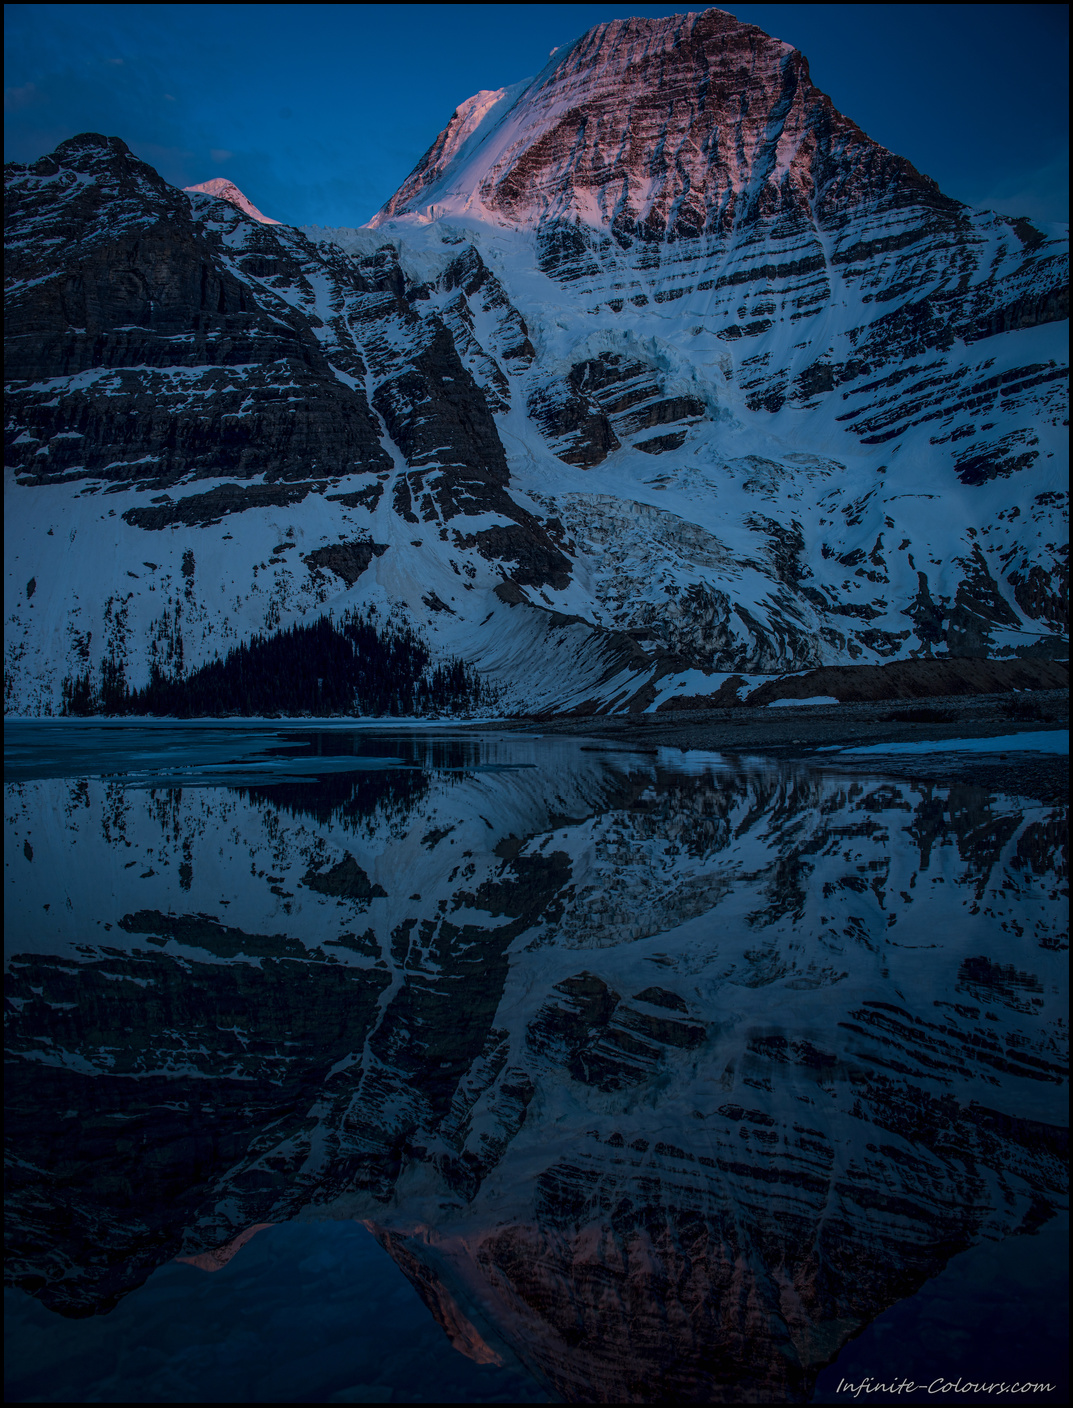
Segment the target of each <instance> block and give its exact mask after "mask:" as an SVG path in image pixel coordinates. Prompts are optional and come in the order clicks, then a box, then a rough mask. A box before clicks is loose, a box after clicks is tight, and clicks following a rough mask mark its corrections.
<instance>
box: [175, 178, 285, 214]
mask: <svg viewBox="0 0 1073 1408" xmlns="http://www.w3.org/2000/svg"><path fill="white" fill-rule="evenodd" d="M183 190H184V191H185V192H186V193H187V195H204V196H216V197H217V199H219V200H226V201H229V202H230V203H231V204H232V205H233V206H236V207H237V208H238V209H239V210H242V211H245V213H246V214H247V215H249V216H250V217H251V218H252V219H254V220H257V221H259V222H260V223H261V224H262V225H281V224H282V223H283V222H282V221H281V220H273V219H272V217H271V216H270V215H262V213H261V212H260V211H259V210H258V209H257V207H256V206H255V205H254V203H253V201H251V200H250V199H249V198H248V197H247V196H244V195H243V194H242V192H241V191H240V190H239V188H238V187H237V186H236V185H235V183H234V181H229V180H228V179H227V177H226V176H214V177H213V179H212V180H211V181H202V182H201V183H200V185H197V186H184V187H183Z"/></svg>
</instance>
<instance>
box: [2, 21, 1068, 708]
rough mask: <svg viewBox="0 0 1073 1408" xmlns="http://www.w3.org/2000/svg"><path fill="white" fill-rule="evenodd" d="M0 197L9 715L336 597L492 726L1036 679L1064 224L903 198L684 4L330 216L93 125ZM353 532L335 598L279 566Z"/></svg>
mask: <svg viewBox="0 0 1073 1408" xmlns="http://www.w3.org/2000/svg"><path fill="white" fill-rule="evenodd" d="M8 181H9V202H10V215H9V238H10V240H11V242H12V249H11V253H10V254H9V275H10V278H9V295H8V296H9V302H10V307H9V312H8V334H9V338H10V350H9V358H10V362H9V366H10V371H9V376H10V377H11V382H10V386H9V407H10V411H9V426H8V435H7V445H8V451H7V454H8V464H9V465H10V466H11V470H10V471H9V481H8V498H9V506H8V520H9V523H11V524H12V527H13V531H14V533H15V535H16V538H15V540H14V553H12V552H9V554H8V557H9V563H11V569H10V570H11V571H13V574H14V575H13V576H11V577H10V578H9V588H8V598H7V603H8V604H7V608H6V610H7V616H8V622H9V636H10V642H9V681H10V683H9V705H10V706H14V707H16V708H18V709H22V710H26V711H30V712H33V711H41V710H45V711H47V710H49V709H55V708H57V707H58V701H59V700H60V698H61V696H62V682H63V679H64V677H65V676H67V675H71V674H77V673H79V672H80V671H81V670H83V669H85V668H90V669H91V670H94V671H96V670H99V669H100V668H102V667H103V666H106V665H107V668H110V669H111V668H114V658H118V655H117V652H119V654H121V655H122V656H123V663H124V668H125V669H126V670H127V672H128V674H129V676H130V679H131V682H132V683H134V684H138V683H141V682H142V676H144V675H145V673H146V671H147V670H148V668H149V658H148V656H147V653H146V649H145V645H144V642H145V641H146V639H147V638H149V637H150V636H151V635H152V633H153V632H154V631H155V632H156V633H157V634H160V633H161V631H165V627H164V626H163V625H162V624H161V623H162V622H163V620H164V617H165V615H166V616H167V622H168V624H167V627H166V632H165V633H168V632H170V633H171V635H173V636H174V635H175V634H176V633H178V635H179V636H180V637H181V639H182V644H183V658H184V660H185V661H186V662H187V666H188V667H189V665H191V664H198V663H201V662H202V661H203V660H204V659H205V658H206V657H207V655H208V657H209V658H211V643H212V642H214V641H215V642H219V641H220V640H222V639H232V638H235V637H243V636H245V635H248V634H249V633H250V632H252V631H254V630H266V629H267V630H272V629H276V628H278V627H279V626H281V625H283V626H286V625H288V624H291V623H293V622H294V621H295V620H297V619H300V618H301V617H302V616H304V615H306V614H308V613H309V612H310V611H320V610H323V609H325V608H328V607H334V608H337V609H340V610H341V609H346V608H348V607H352V606H355V605H375V606H376V607H377V608H378V609H379V610H382V611H384V612H386V613H391V612H395V613H396V614H400V615H402V616H405V617H406V618H407V619H408V620H409V621H410V622H411V623H412V624H413V625H414V626H416V627H417V629H418V630H420V631H421V632H423V633H425V634H427V635H428V637H429V638H430V640H431V641H432V642H433V644H434V647H435V648H436V649H437V650H440V651H442V652H444V653H450V654H455V655H458V654H461V655H464V656H465V658H466V659H468V660H469V661H470V662H471V663H473V664H474V665H476V667H477V668H478V669H479V670H480V671H481V672H482V673H484V674H485V675H486V676H488V677H489V679H490V680H491V682H493V683H494V684H495V685H496V686H497V687H498V688H499V689H500V691H501V698H502V700H503V703H504V705H505V706H506V707H520V708H529V709H532V708H542V707H572V706H577V705H588V706H590V707H599V708H609V707H610V708H625V707H630V708H643V707H654V706H656V705H658V704H659V703H660V702H663V701H665V700H667V699H668V698H672V697H673V696H674V694H675V693H676V692H677V691H681V692H683V693H685V694H688V695H690V696H696V695H703V694H704V693H710V692H714V690H715V689H717V688H718V687H719V685H720V684H721V683H722V682H723V680H724V679H725V678H726V677H727V676H728V674H730V673H732V672H740V671H745V672H747V673H750V672H751V673H756V674H762V673H770V672H781V671H788V670H797V669H804V668H810V667H813V666H815V665H818V664H848V663H852V662H853V661H869V662H876V661H879V660H883V659H889V658H905V657H907V656H912V655H930V654H940V655H942V654H950V655H955V656H1016V655H1043V656H1054V655H1059V656H1062V655H1064V654H1065V653H1066V649H1067V647H1066V637H1065V631H1066V592H1065V584H1066V581H1067V546H1066V543H1067V532H1066V527H1065V522H1066V519H1065V513H1066V502H1067V495H1066V483H1065V470H1066V463H1067V449H1066V439H1065V416H1066V411H1065V357H1066V353H1065V343H1064V337H1065V319H1066V318H1067V315H1068V305H1067V294H1066V255H1065V249H1066V245H1065V240H1064V236H1063V232H1060V231H1057V230H1050V231H1048V230H1041V229H1036V228H1035V227H1034V226H1033V225H1032V224H1031V223H1030V222H1028V221H1025V220H1013V219H1009V218H1006V217H1001V216H997V215H994V214H991V213H989V212H981V211H973V210H970V209H968V208H966V207H964V206H962V205H960V204H959V203H958V202H956V201H952V200H950V199H948V198H947V197H945V196H943V195H942V193H941V192H940V191H939V190H938V189H937V188H936V186H935V185H934V183H933V182H931V181H930V180H929V179H928V178H927V177H925V176H922V175H921V174H920V173H919V172H917V171H916V170H915V169H914V168H913V167H912V166H911V165H910V164H909V163H908V162H906V161H904V160H903V159H902V158H900V157H897V156H895V155H893V154H892V153H890V152H888V151H886V150H885V149H884V148H883V147H881V146H880V145H879V144H877V143H876V142H874V141H872V140H871V139H870V138H868V137H867V136H866V134H864V133H863V132H861V131H860V129H859V128H857V127H856V126H855V125H854V124H853V123H852V122H851V121H850V120H849V119H848V118H846V117H843V116H842V115H841V114H839V113H838V112H837V111H836V110H835V109H834V108H833V107H832V105H831V103H830V100H829V99H828V98H827V97H826V96H825V95H824V94H822V93H820V92H819V91H818V90H817V89H816V88H815V87H814V86H813V85H812V83H811V81H810V79H809V76H808V66H807V63H806V61H805V59H804V57H803V56H802V55H801V54H800V53H798V52H797V51H796V50H795V49H793V48H792V47H791V46H789V45H787V44H784V43H782V42H781V41H778V40H775V39H771V38H769V37H768V36H766V35H765V34H763V33H762V32H761V31H760V30H758V29H756V28H755V27H753V26H749V25H743V24H740V23H739V22H738V21H737V20H735V19H734V18H733V17H732V16H730V15H727V14H726V13H724V12H722V11H719V10H708V11H704V12H703V13H701V14H691V15H685V16H669V17H662V18H656V19H647V18H640V19H629V20H617V21H613V22H611V23H610V24H607V25H601V26H597V27H596V28H595V29H593V30H591V31H590V32H589V33H587V34H586V35H584V36H582V38H581V39H579V40H578V41H577V42H576V43H575V44H573V45H571V46H569V47H568V48H566V49H565V50H560V51H557V52H556V54H555V55H553V57H552V59H551V61H550V62H549V63H548V65H547V66H546V67H545V69H544V70H543V71H542V72H541V73H540V74H539V75H537V77H536V78H534V79H532V80H530V81H527V82H524V83H521V84H518V85H515V86H514V87H513V88H511V89H509V90H503V91H501V92H493V93H481V94H477V95H476V96H475V97H474V98H472V99H470V100H469V101H468V102H466V103H464V104H462V106H461V107H460V108H459V109H458V111H457V112H456V113H455V115H454V117H453V118H452V120H451V122H450V123H449V124H448V127H447V128H446V129H445V131H444V132H443V133H441V134H440V136H439V137H438V138H437V140H436V142H435V143H434V144H433V146H432V148H431V149H430V151H429V152H428V154H427V155H426V157H425V158H424V159H423V160H422V162H421V163H420V164H419V165H418V167H417V169H416V170H415V172H414V173H413V175H412V176H411V177H410V178H409V179H408V180H407V181H406V182H405V183H404V185H403V186H402V188H401V189H400V191H399V192H398V193H397V195H396V196H394V197H393V198H392V200H391V201H389V202H388V204H387V205H386V206H385V207H384V209H383V211H381V213H380V214H379V215H378V216H377V217H376V219H375V220H374V221H372V222H371V227H370V228H369V229H365V230H360V231H356V230H335V231H327V230H316V229H309V230H306V231H304V232H300V231H297V230H295V229H293V228H291V227H289V226H285V225H276V224H272V223H266V221H265V217H263V216H261V214H260V212H259V211H257V210H256V208H255V207H253V206H251V205H250V202H249V201H248V200H246V199H245V197H243V196H242V195H241V193H240V192H234V190H233V188H232V189H231V191H230V192H227V191H223V190H222V189H220V190H218V191H217V192H216V193H215V196H214V194H213V193H206V190H205V189H199V188H191V191H189V192H186V193H180V192H177V191H175V190H174V189H172V188H170V187H168V186H167V185H166V184H165V183H164V182H162V181H161V180H160V179H159V178H158V177H157V176H156V175H155V173H153V172H152V171H151V170H150V169H149V168H148V167H145V166H144V165H143V164H142V163H139V162H136V161H135V160H134V159H133V158H132V157H131V156H130V154H129V152H126V150H125V148H123V145H122V143H117V142H115V141H114V140H112V141H105V140H104V139H102V138H92V137H87V138H80V139H76V140H75V141H74V142H70V143H65V144H64V145H63V147H61V148H60V149H59V150H58V151H57V153H56V154H55V155H54V156H53V157H51V158H43V159H42V161H41V162H39V163H37V164H36V165H35V166H33V167H18V168H13V169H10V170H9V172H8ZM206 186H219V183H218V182H217V183H213V182H209V183H206ZM195 480H208V481H216V482H210V483H207V484H205V485H203V486H202V488H201V490H199V492H198V493H193V492H190V491H189V490H188V491H187V492H185V493H182V494H180V492H179V490H180V488H181V486H183V485H186V484H192V483H193V482H194V481H195ZM206 493H208V494H210V495H212V496H213V497H211V498H206V497H204V495H205V494H206ZM103 494H109V495H111V494H115V495H116V496H117V497H116V498H113V499H105V498H104V497H103V496H102V495H103ZM94 496H96V501H95V502H94V501H93V500H94ZM165 496H166V499H165ZM154 500H157V501H158V502H154ZM236 514H241V515H242V516H241V519H239V518H236V517H235V515H236ZM116 519H122V520H123V521H124V523H125V525H126V527H123V526H120V525H119V524H117V523H116V522H115V521H114V520H116ZM240 523H241V530H240V531H234V530H235V529H236V527H237V525H238V524H240ZM128 529H129V531H128ZM164 529H166V530H167V531H162V530H164ZM50 530H51V535H50ZM288 532H290V533H291V535H292V537H291V538H288ZM72 534H75V535H77V539H78V541H77V542H76V541H75V539H74V538H72V536H71V535H72ZM359 540H360V541H365V540H368V541H375V542H377V543H380V544H387V545H388V546H389V547H390V551H389V552H387V553H385V554H383V555H382V556H381V557H380V558H378V559H377V560H376V562H375V563H374V564H373V565H372V566H370V568H369V569H368V570H366V571H365V572H363V573H362V574H361V577H360V580H359V579H355V580H353V581H350V580H347V578H346V577H342V576H339V575H338V574H336V575H335V576H334V577H328V576H325V575H323V574H322V576H321V577H320V578H318V579H317V581H316V582H314V581H312V580H311V579H310V578H309V577H307V576H306V575H304V574H302V573H301V572H298V573H297V574H296V573H295V572H294V570H293V568H292V567H291V565H290V564H289V562H288V560H287V558H286V553H285V551H284V552H280V551H278V550H277V549H278V548H279V547H280V546H281V545H283V544H284V543H285V542H286V541H294V542H296V543H298V544H300V545H301V547H302V554H303V555H304V556H306V557H308V556H309V554H310V553H311V552H314V553H317V552H323V551H331V549H332V548H333V545H334V544H336V543H352V542H354V541H359ZM82 544H86V547H85V548H83V547H82ZM150 544H151V546H150ZM187 550H190V551H193V553H194V556H195V559H196V560H197V562H198V563H199V564H201V563H204V568H203V569H201V568H199V572H198V576H197V578H196V579H195V581H196V591H197V611H198V612H199V613H200V614H199V615H197V616H196V619H195V617H194V615H193V614H192V608H191V606H190V603H189V600H188V598H187V597H186V596H185V595H184V594H183V592H181V591H179V590H178V589H177V584H179V582H180V572H179V563H180V561H181V560H182V553H183V552H184V551H187ZM83 551H84V552H85V553H86V556H85V559H84V560H81V559H80V554H82V553H83ZM162 559H163V560H162ZM146 560H148V561H152V562H155V563H156V564H157V567H156V568H155V569H153V570H154V571H156V572H160V573H161V574H162V575H161V577H160V579H158V581H156V582H154V584H153V592H152V594H150V593H149V590H148V588H147V587H146V586H144V585H142V582H143V580H144V579H143V573H142V565H143V563H144V562H145V561H146ZM324 560H325V561H327V559H324ZM168 575H170V578H171V581H170V583H167V582H165V581H164V576H168ZM31 580H32V581H34V583H35V588H34V593H35V594H33V595H31V594H30V593H29V592H28V586H27V584H28V582H29V581H31ZM61 584H62V585H61ZM76 584H77V585H76ZM75 594H77V597H78V600H77V602H75V601H74V600H73V597H74V595H75ZM109 603H110V605H109ZM46 617H47V624H46V622H45V619H44V618H46ZM118 619H121V620H122V628H121V629H118V628H117V627H116V624H115V623H116V621H117V620H118ZM113 657H114V658H113Z"/></svg>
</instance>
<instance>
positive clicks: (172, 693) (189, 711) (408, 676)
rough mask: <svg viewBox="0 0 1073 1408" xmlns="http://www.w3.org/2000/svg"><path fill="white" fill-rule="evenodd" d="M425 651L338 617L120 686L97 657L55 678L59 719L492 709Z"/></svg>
mask: <svg viewBox="0 0 1073 1408" xmlns="http://www.w3.org/2000/svg"><path fill="white" fill-rule="evenodd" d="M431 660H432V657H431V653H430V651H429V649H428V646H427V645H425V643H424V642H423V641H422V640H421V639H420V638H419V637H418V636H417V635H416V634H415V632H414V631H413V630H412V629H411V628H410V627H409V626H399V625H386V626H385V625H380V626H378V625H376V624H374V623H373V621H372V620H370V619H369V618H368V617H367V616H362V615H360V614H358V613H355V612H347V614H346V615H345V616H344V617H343V618H342V619H340V620H334V619H332V618H330V617H327V616H322V617H319V618H318V619H317V620H316V621H313V622H312V623H310V624H308V625H295V626H291V627H290V628H289V629H288V630H285V631H281V632H279V633H278V634H276V635H271V636H264V635H255V636H253V637H252V638H251V639H250V640H249V641H247V642H244V643H243V644H241V645H236V646H235V647H233V649H231V650H229V651H228V653H227V655H226V656H225V657H224V658H223V659H222V660H221V659H216V660H212V661H210V662H209V663H208V664H206V665H202V666H200V667H199V668H198V669H196V670H193V671H191V672H190V673H189V674H188V675H183V676H172V677H169V676H167V675H165V674H164V672H163V671H162V670H161V669H160V667H159V665H157V664H156V663H154V664H153V665H151V667H150V677H149V682H148V684H146V685H144V686H143V687H142V688H140V689H130V688H129V687H128V685H127V682H126V678H125V671H124V669H123V666H122V664H117V663H116V662H115V661H114V660H111V659H106V660H104V661H103V662H102V664H101V668H100V673H99V678H98V679H97V680H94V679H93V678H92V676H91V674H90V672H89V671H88V670H87V671H86V672H85V673H84V674H82V675H79V676H76V677H73V678H71V677H69V678H68V679H66V680H64V682H63V705H62V710H63V713H64V714H75V715H78V714H134V715H137V714H163V715H168V716H169V717H175V718H181V719H186V718H206V717H208V718H213V717H220V716H226V715H234V714H239V715H243V714H245V715H266V714H284V715H302V714H311V715H314V716H317V715H326V714H344V715H355V714H362V715H371V716H374V717H375V716H381V717H382V716H385V715H387V716H404V715H409V716H413V715H424V714H439V713H462V712H466V711H469V710H471V709H475V708H478V707H481V706H485V707H487V706H489V705H491V704H492V703H493V696H492V693H491V692H490V691H489V690H488V688H487V686H486V685H484V684H482V683H481V680H480V678H479V676H478V675H477V672H476V671H475V670H473V669H472V668H471V667H470V666H469V665H467V664H466V663H465V662H464V661H462V660H458V659H452V660H449V661H447V662H446V663H445V664H439V665H435V666H432V664H431Z"/></svg>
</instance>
